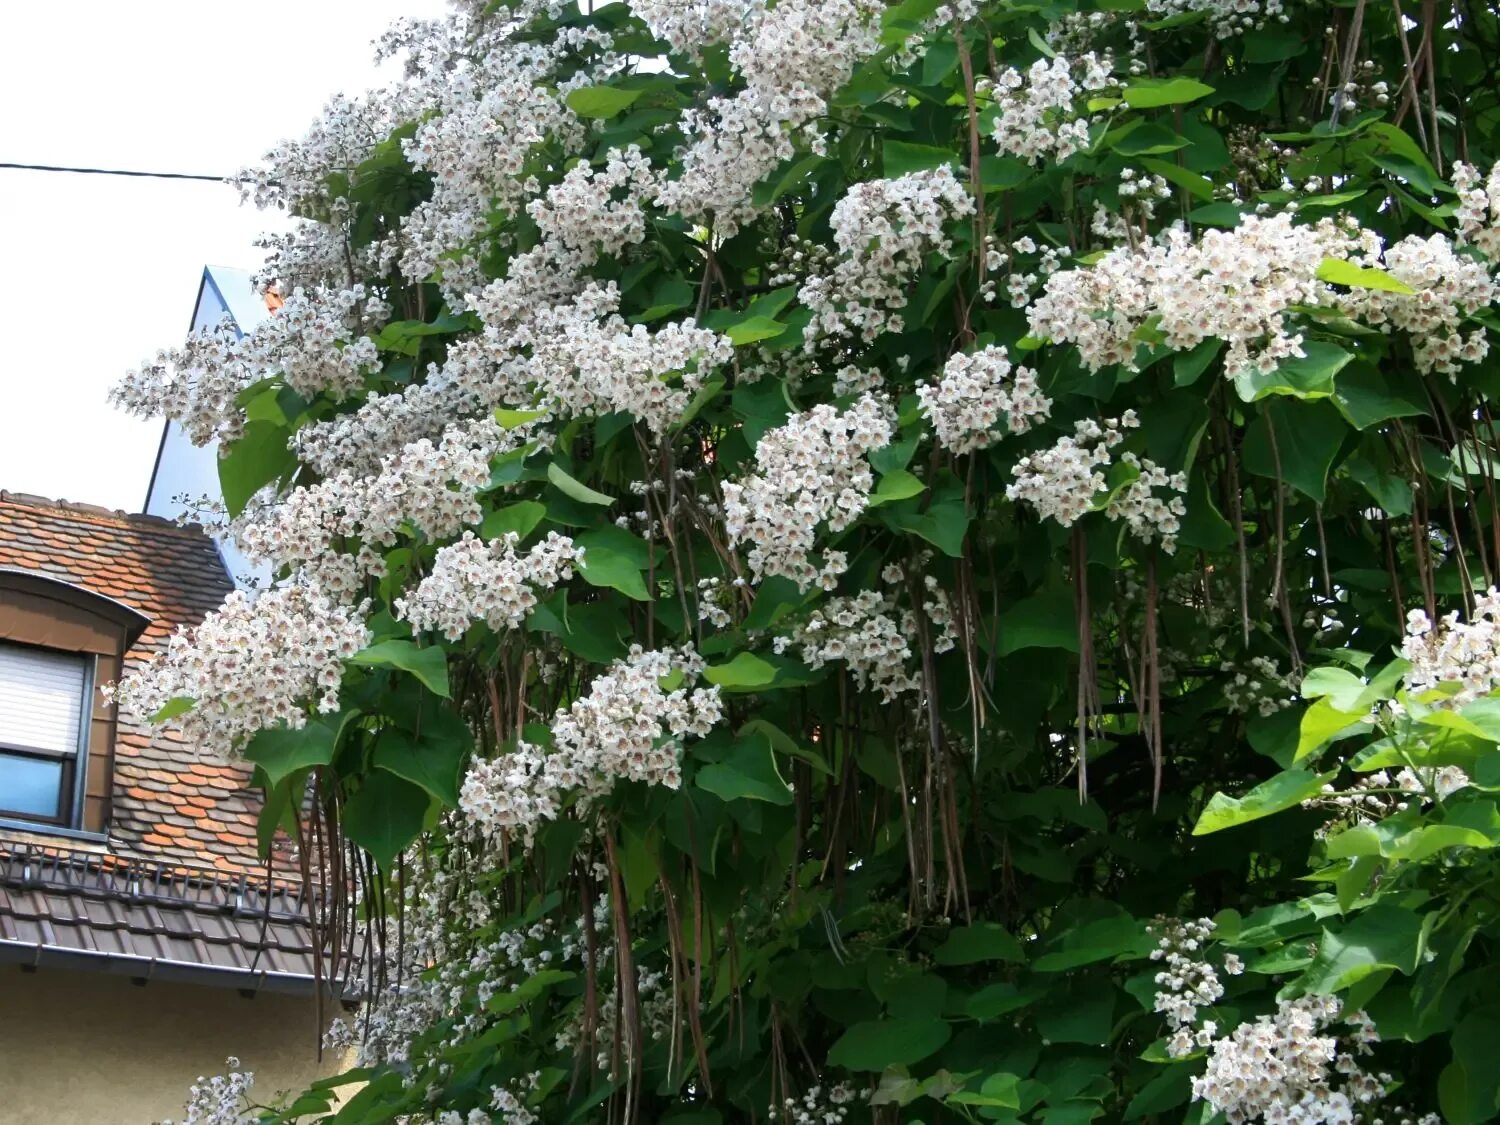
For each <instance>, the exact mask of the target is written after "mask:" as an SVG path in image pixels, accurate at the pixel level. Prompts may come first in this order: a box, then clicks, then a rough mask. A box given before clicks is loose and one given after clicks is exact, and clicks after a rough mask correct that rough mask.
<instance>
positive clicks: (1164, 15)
mask: <svg viewBox="0 0 1500 1125" xmlns="http://www.w3.org/2000/svg"><path fill="white" fill-rule="evenodd" d="M1146 11H1147V12H1149V13H1151V18H1152V19H1153V20H1164V19H1172V18H1174V17H1176V16H1186V15H1189V14H1191V13H1193V12H1203V13H1204V15H1205V18H1206V19H1207V20H1208V23H1209V24H1210V25H1211V26H1212V27H1213V29H1214V34H1215V35H1217V36H1218V37H1219V38H1220V39H1228V38H1230V37H1231V36H1233V35H1239V34H1242V33H1243V32H1246V31H1254V30H1255V29H1256V28H1258V27H1264V26H1265V25H1266V24H1267V23H1269V22H1270V21H1272V20H1279V21H1280V22H1281V23H1286V22H1287V20H1288V19H1289V18H1290V17H1288V16H1287V14H1286V8H1285V6H1284V5H1283V3H1282V0H1146Z"/></svg>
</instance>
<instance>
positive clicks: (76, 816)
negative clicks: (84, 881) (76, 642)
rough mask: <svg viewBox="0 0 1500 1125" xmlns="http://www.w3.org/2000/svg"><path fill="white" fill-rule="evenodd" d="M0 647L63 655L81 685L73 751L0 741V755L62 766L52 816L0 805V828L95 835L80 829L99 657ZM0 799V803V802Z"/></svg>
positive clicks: (0, 643) (2, 643)
mask: <svg viewBox="0 0 1500 1125" xmlns="http://www.w3.org/2000/svg"><path fill="white" fill-rule="evenodd" d="M0 647H8V648H18V649H26V650H29V651H31V652H44V653H48V654H50V655H53V656H63V657H67V658H69V659H72V660H76V661H77V662H78V663H79V664H80V665H81V666H82V675H81V677H80V678H81V686H80V689H79V699H78V730H77V731H76V732H75V734H74V737H73V749H72V751H71V752H68V751H56V750H47V749H43V748H41V747H37V746H23V745H21V744H20V743H15V742H5V741H0V754H4V755H6V756H8V757H17V758H40V759H42V760H44V761H49V762H61V763H62V779H61V781H60V782H59V784H58V790H57V808H58V813H57V815H56V816H52V817H44V816H38V815H35V814H32V813H24V812H19V811H16V810H12V809H7V808H6V807H5V806H4V805H3V804H0V827H6V828H26V827H30V828H31V829H32V830H38V829H39V830H41V831H45V832H49V833H57V832H66V833H68V834H73V833H81V834H83V835H88V836H92V835H96V833H89V832H85V831H84V829H83V802H84V794H85V793H86V791H87V785H88V766H89V735H90V728H91V727H92V726H93V723H92V721H91V716H92V714H93V708H94V680H95V673H96V670H97V667H98V664H99V658H98V656H96V655H95V654H93V653H88V652H69V651H67V650H65V649H58V648H49V647H48V646H46V645H31V644H26V643H24V642H21V641H14V640H9V639H7V640H0ZM3 799H4V798H3V796H0V801H3Z"/></svg>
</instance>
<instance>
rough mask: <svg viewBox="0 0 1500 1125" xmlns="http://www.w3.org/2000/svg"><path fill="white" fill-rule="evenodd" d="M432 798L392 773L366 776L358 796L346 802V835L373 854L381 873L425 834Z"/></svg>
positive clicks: (344, 821) (377, 773)
mask: <svg viewBox="0 0 1500 1125" xmlns="http://www.w3.org/2000/svg"><path fill="white" fill-rule="evenodd" d="M431 804H432V798H431V797H430V796H428V794H427V791H426V790H424V789H422V788H421V787H419V786H416V785H413V784H412V783H411V782H409V781H406V780H404V779H402V778H399V777H397V776H396V775H395V774H393V773H388V772H386V771H385V770H381V769H377V770H374V771H373V772H371V773H369V774H367V775H366V776H365V778H364V780H363V782H362V783H361V784H360V787H359V789H358V791H357V792H355V794H354V795H353V796H352V797H350V798H349V799H348V800H347V801H345V802H344V808H343V817H344V820H343V828H344V835H345V836H347V837H348V838H349V839H350V840H352V841H354V843H356V844H358V845H359V846H360V847H361V848H363V849H364V850H365V851H367V852H368V853H369V854H370V857H371V858H372V859H374V860H375V862H376V863H378V864H379V865H380V868H381V870H383V871H389V870H390V869H391V865H392V864H393V863H394V862H395V859H396V857H397V856H398V855H400V854H401V853H402V852H403V851H405V850H406V848H407V846H408V845H409V844H410V843H411V842H412V841H413V840H415V839H416V838H417V836H418V835H420V834H421V832H422V825H423V823H424V822H425V821H426V819H427V810H428V808H429V807H430V806H431Z"/></svg>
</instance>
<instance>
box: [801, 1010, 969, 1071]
mask: <svg viewBox="0 0 1500 1125" xmlns="http://www.w3.org/2000/svg"><path fill="white" fill-rule="evenodd" d="M952 1034H953V1031H952V1029H951V1028H950V1027H949V1026H948V1025H947V1024H946V1023H944V1022H943V1021H942V1020H939V1019H889V1020H867V1021H865V1022H864V1023H857V1024H855V1025H854V1026H853V1027H851V1028H850V1029H849V1030H848V1031H846V1032H844V1034H843V1035H841V1036H839V1038H838V1041H837V1042H835V1043H834V1045H833V1046H832V1047H831V1048H830V1049H829V1051H828V1062H829V1064H830V1065H832V1066H841V1067H844V1068H845V1069H847V1070H884V1069H885V1068H886V1067H888V1066H910V1065H912V1064H913V1063H918V1062H921V1061H922V1060H923V1059H925V1058H927V1057H928V1056H929V1055H932V1054H936V1053H937V1052H938V1051H939V1050H941V1049H942V1047H943V1045H944V1044H946V1043H947V1042H948V1039H949V1037H950V1036H951V1035H952Z"/></svg>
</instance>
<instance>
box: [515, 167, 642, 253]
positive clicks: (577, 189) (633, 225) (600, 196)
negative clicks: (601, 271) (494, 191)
mask: <svg viewBox="0 0 1500 1125" xmlns="http://www.w3.org/2000/svg"><path fill="white" fill-rule="evenodd" d="M656 186H657V183H656V174H655V172H654V171H653V170H652V168H651V161H650V160H648V159H647V158H646V157H645V155H644V154H642V152H641V150H640V147H639V146H638V145H629V146H628V147H626V148H613V149H610V150H609V155H608V157H607V158H606V160H605V163H604V167H603V168H595V167H594V166H593V165H592V164H588V163H586V162H580V163H578V164H575V165H574V166H573V167H572V168H570V169H568V171H567V172H566V173H565V174H564V175H563V178H562V179H561V180H559V181H558V182H557V183H555V184H553V185H552V186H551V187H549V188H548V189H547V194H546V195H545V196H543V197H541V198H539V199H533V200H531V202H529V203H528V204H527V205H526V211H527V214H529V215H530V216H531V217H532V218H533V219H534V220H535V221H536V225H537V227H538V229H539V230H540V231H541V234H542V237H543V238H544V239H548V240H552V241H554V242H556V244H557V245H559V246H561V247H563V248H564V249H565V250H566V251H567V252H569V253H571V254H576V255H578V260H579V264H580V265H592V264H593V263H594V262H596V261H598V259H599V256H600V255H601V254H618V253H619V252H620V251H621V250H622V249H624V248H625V247H626V246H632V245H634V244H636V243H638V242H640V241H641V240H642V239H643V238H645V235H646V213H645V211H644V210H643V205H644V203H645V200H646V198H647V197H648V196H649V194H650V192H651V191H652V190H653V189H654V188H655V187H656ZM617 193H618V194H620V195H621V198H616V195H617Z"/></svg>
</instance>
